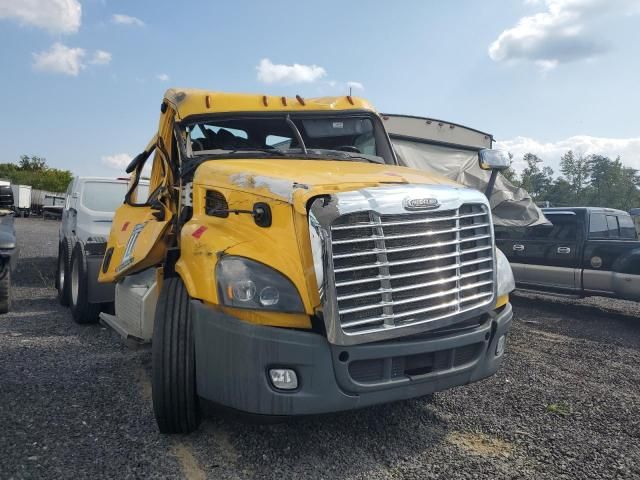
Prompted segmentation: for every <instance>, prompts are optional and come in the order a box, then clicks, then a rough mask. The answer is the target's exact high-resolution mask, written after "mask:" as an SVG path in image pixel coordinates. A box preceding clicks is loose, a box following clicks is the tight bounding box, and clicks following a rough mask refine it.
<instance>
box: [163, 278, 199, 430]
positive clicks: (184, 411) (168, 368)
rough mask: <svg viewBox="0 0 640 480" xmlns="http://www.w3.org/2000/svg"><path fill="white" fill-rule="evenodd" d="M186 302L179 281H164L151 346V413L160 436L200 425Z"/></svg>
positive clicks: (182, 286)
mask: <svg viewBox="0 0 640 480" xmlns="http://www.w3.org/2000/svg"><path fill="white" fill-rule="evenodd" d="M189 302H190V298H189V295H188V293H187V291H186V289H185V287H184V284H183V283H182V281H181V280H180V278H177V277H171V278H166V279H165V280H164V283H163V285H162V291H161V292H160V296H159V299H158V305H157V307H156V316H155V321H154V325H153V341H152V343H151V348H152V370H153V374H152V379H151V384H152V392H153V393H152V397H153V411H154V413H155V416H156V422H157V423H158V428H159V429H160V432H162V433H189V432H192V431H194V430H195V429H196V428H198V424H199V423H200V414H199V413H200V412H199V406H198V395H197V393H196V368H195V367H196V366H195V350H194V340H193V324H192V320H191V312H190V305H189Z"/></svg>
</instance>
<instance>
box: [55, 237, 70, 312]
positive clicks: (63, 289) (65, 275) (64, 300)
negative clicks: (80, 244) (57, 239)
mask: <svg viewBox="0 0 640 480" xmlns="http://www.w3.org/2000/svg"><path fill="white" fill-rule="evenodd" d="M71 253H72V252H71V245H69V241H68V240H66V239H65V240H63V241H62V243H61V244H60V246H59V247H58V266H57V268H56V288H57V289H58V302H60V305H62V306H63V307H68V306H69V297H70V295H69V281H68V280H69V272H70V271H71Z"/></svg>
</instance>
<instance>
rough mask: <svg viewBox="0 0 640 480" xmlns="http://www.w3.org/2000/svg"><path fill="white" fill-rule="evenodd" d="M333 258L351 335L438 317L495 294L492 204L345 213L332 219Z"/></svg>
mask: <svg viewBox="0 0 640 480" xmlns="http://www.w3.org/2000/svg"><path fill="white" fill-rule="evenodd" d="M330 230H331V251H332V257H331V261H332V263H333V265H332V266H333V275H334V282H335V283H334V284H335V289H336V291H335V298H336V302H337V312H338V316H339V319H340V326H341V327H342V330H343V331H344V332H345V333H346V334H358V333H365V332H366V333H369V332H372V331H378V330H383V329H384V328H387V327H392V326H403V325H410V324H415V323H425V322H436V321H437V320H441V319H445V318H448V317H451V316H454V315H457V314H459V313H462V312H466V311H470V310H473V309H475V308H478V307H481V306H483V305H486V304H487V303H488V302H490V301H491V299H492V297H493V278H494V276H493V268H494V267H493V265H494V259H493V241H492V237H491V223H490V218H489V214H488V211H487V208H486V207H485V206H484V205H482V204H463V205H462V206H461V207H460V208H457V209H453V210H437V211H430V212H421V213H400V214H379V213H377V212H375V211H364V212H355V213H348V214H345V215H342V216H339V217H338V218H336V219H335V220H334V221H333V223H332V224H331V229H330Z"/></svg>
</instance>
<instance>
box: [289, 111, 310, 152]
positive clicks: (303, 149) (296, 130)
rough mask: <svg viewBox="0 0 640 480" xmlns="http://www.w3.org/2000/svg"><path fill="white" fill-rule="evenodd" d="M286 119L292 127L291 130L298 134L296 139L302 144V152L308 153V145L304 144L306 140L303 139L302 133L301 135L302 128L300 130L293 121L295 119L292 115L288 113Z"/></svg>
mask: <svg viewBox="0 0 640 480" xmlns="http://www.w3.org/2000/svg"><path fill="white" fill-rule="evenodd" d="M285 120H286V121H287V124H288V125H289V126H290V127H291V130H293V134H294V135H295V136H296V140H298V143H299V144H300V148H301V149H302V153H304V154H305V155H306V154H307V146H306V145H305V144H304V141H303V140H302V135H300V130H298V127H296V124H295V123H293V120H291V115H289V114H287V117H286V118H285Z"/></svg>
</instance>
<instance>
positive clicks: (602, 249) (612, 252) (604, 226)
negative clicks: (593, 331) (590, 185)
mask: <svg viewBox="0 0 640 480" xmlns="http://www.w3.org/2000/svg"><path fill="white" fill-rule="evenodd" d="M582 264H583V269H584V270H583V274H582V278H583V284H584V289H585V292H586V293H589V294H592V295H598V294H600V295H613V296H616V297H620V298H627V299H630V300H640V242H639V241H638V237H637V233H636V230H635V226H634V224H633V220H631V217H630V216H628V215H626V214H618V213H614V212H612V213H608V212H597V213H596V212H594V213H592V214H591V215H590V219H589V237H588V239H587V241H586V244H585V249H584V256H583V259H582Z"/></svg>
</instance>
